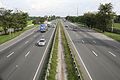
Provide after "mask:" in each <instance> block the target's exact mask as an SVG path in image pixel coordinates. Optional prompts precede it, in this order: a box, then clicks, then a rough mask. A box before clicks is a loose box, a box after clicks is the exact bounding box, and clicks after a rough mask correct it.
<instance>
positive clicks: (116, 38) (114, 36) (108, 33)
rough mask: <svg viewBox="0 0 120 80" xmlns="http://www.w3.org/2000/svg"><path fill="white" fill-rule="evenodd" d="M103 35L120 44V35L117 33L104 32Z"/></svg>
mask: <svg viewBox="0 0 120 80" xmlns="http://www.w3.org/2000/svg"><path fill="white" fill-rule="evenodd" d="M103 34H104V35H106V36H108V37H111V38H112V39H114V40H116V41H119V42H120V34H115V33H111V32H104V33H103Z"/></svg>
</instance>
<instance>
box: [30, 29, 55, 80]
mask: <svg viewBox="0 0 120 80" xmlns="http://www.w3.org/2000/svg"><path fill="white" fill-rule="evenodd" d="M54 31H55V29H54ZM54 31H53V33H54ZM53 33H52V35H51V37H50V39H49V42H48V45H49V44H50V41H51V39H52V36H53ZM48 45H47V47H46V49H45V51H44V54H43V56H42V59H41V61H40V63H39V65H38V68H37V70H36V73H35V75H34V77H33V79H32V80H35V79H36V77H37V74H38V71H39V69H40V66H41V64H42V62H43V59H44V57H45V53H46V51H47V48H48Z"/></svg>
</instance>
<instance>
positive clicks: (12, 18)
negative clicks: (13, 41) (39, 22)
mask: <svg viewBox="0 0 120 80" xmlns="http://www.w3.org/2000/svg"><path fill="white" fill-rule="evenodd" d="M27 19H28V13H25V12H22V11H19V10H16V11H13V10H10V9H5V8H0V27H2V29H3V31H4V34H9V31H8V29H10V28H12V29H14V32H16V31H20V30H23V29H24V28H25V27H26V26H27Z"/></svg>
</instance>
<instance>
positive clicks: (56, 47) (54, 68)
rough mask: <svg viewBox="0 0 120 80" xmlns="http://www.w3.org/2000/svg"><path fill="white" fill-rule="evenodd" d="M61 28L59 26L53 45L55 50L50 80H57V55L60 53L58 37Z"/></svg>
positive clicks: (53, 51)
mask: <svg viewBox="0 0 120 80" xmlns="http://www.w3.org/2000/svg"><path fill="white" fill-rule="evenodd" d="M58 31H59V28H58V25H57V31H56V35H55V39H54V45H53V49H52V52H51V54H52V59H51V63H50V70H49V76H48V77H47V79H48V80H56V78H55V76H56V69H57V59H58V56H57V53H58V35H59V32H58Z"/></svg>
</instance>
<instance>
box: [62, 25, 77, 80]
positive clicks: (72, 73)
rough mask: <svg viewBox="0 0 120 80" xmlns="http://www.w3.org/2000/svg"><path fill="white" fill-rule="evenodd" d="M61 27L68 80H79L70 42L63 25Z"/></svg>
mask: <svg viewBox="0 0 120 80" xmlns="http://www.w3.org/2000/svg"><path fill="white" fill-rule="evenodd" d="M60 26H61V35H62V44H63V48H64V54H65V62H66V66H67V68H66V69H67V73H68V74H67V78H68V80H78V76H77V74H76V70H75V66H74V63H73V60H72V56H71V55H70V53H71V51H70V48H69V46H68V42H67V39H66V37H65V33H64V30H63V27H62V24H60Z"/></svg>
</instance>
